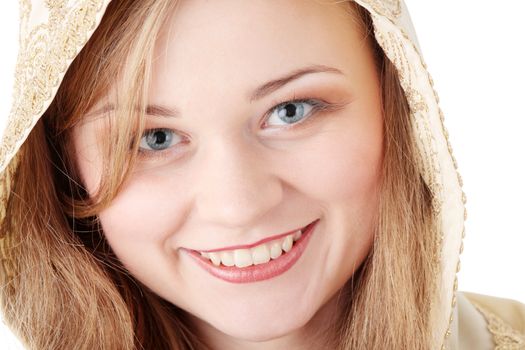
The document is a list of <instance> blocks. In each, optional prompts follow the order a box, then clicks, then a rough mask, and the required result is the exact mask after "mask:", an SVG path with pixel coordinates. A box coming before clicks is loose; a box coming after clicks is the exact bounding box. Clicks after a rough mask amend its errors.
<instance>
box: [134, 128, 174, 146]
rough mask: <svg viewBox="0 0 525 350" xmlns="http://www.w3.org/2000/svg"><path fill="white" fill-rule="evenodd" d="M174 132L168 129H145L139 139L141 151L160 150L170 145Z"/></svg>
mask: <svg viewBox="0 0 525 350" xmlns="http://www.w3.org/2000/svg"><path fill="white" fill-rule="evenodd" d="M173 139H174V132H173V131H172V130H170V129H151V130H146V131H145V132H144V134H143V135H142V138H141V139H140V146H139V148H140V150H141V151H162V150H165V149H167V148H169V147H171V146H172V143H173Z"/></svg>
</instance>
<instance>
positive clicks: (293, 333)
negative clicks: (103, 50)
mask: <svg viewBox="0 0 525 350" xmlns="http://www.w3.org/2000/svg"><path fill="white" fill-rule="evenodd" d="M344 7H345V4H323V3H321V2H316V1H303V0H297V1H294V0H290V1H266V0H250V1H243V0H224V1H204V0H192V1H182V2H181V5H180V7H179V8H178V10H177V12H175V13H174V15H173V16H172V19H171V20H170V22H169V23H168V24H167V25H166V27H165V28H164V29H163V31H162V36H161V37H160V39H159V41H158V43H157V45H156V53H155V57H156V60H155V61H154V63H153V79H152V82H151V90H150V96H149V103H150V104H154V105H160V106H163V108H165V109H172V110H175V109H176V110H177V113H178V116H177V117H165V116H152V115H149V116H148V117H147V125H146V127H147V128H167V129H171V130H174V131H175V132H176V133H177V134H174V139H173V143H172V145H170V147H169V148H167V149H166V150H164V151H162V152H159V151H157V152H156V153H155V151H153V152H149V153H145V154H144V156H142V157H141V158H140V161H139V163H138V164H137V168H136V169H135V171H134V172H133V174H132V176H131V177H130V178H129V179H128V180H127V181H126V183H125V184H124V187H123V189H122V190H121V192H120V193H119V194H118V196H117V197H116V198H115V199H114V200H113V202H112V203H111V204H110V206H109V207H107V208H106V209H105V210H103V211H102V212H101V213H100V215H99V217H100V220H101V223H102V227H103V230H104V233H105V235H106V237H107V239H108V242H109V243H110V245H111V247H112V248H113V250H114V251H115V253H116V255H117V256H118V257H119V259H120V260H121V261H122V262H123V264H124V265H125V266H126V268H127V269H128V270H129V271H130V272H131V273H132V274H133V275H134V276H135V277H136V278H137V279H138V280H140V281H141V282H142V283H144V284H145V285H146V286H148V287H149V288H151V289H152V290H153V291H154V292H155V293H157V294H158V295H160V296H161V297H163V298H165V299H166V300H169V301H170V302H172V303H174V304H176V305H178V306H179V307H180V308H182V309H184V310H186V311H187V312H188V313H189V314H190V315H191V321H192V323H193V325H194V327H195V329H196V330H197V332H198V334H199V335H200V336H202V337H203V339H205V340H206V341H207V342H208V343H209V344H211V345H212V346H213V348H214V349H234V350H235V349H309V348H319V346H320V344H326V343H325V342H326V341H327V338H329V337H332V336H333V335H332V334H330V333H329V332H328V331H326V329H325V328H326V327H328V326H329V325H330V324H332V323H333V321H334V319H335V318H334V316H335V315H336V314H337V311H338V310H339V309H340V308H339V306H338V305H337V296H338V292H340V291H341V290H342V288H343V286H344V285H345V283H346V282H347V281H348V280H349V278H350V277H351V276H352V275H353V273H354V272H355V270H356V269H357V268H358V267H359V266H360V265H361V263H362V262H363V261H364V259H365V257H366V255H367V254H368V253H369V251H370V248H371V244H372V242H373V234H374V224H375V221H374V217H375V215H376V214H377V207H378V184H379V180H380V167H381V162H382V157H383V155H382V154H383V152H382V149H383V144H382V142H383V141H382V137H383V122H382V114H381V107H380V106H381V103H380V86H379V81H378V76H377V72H376V69H375V66H374V63H373V58H372V53H371V51H370V48H369V46H368V45H367V44H366V42H365V40H364V39H363V34H362V33H361V32H360V31H359V28H358V25H357V23H356V21H355V20H354V19H353V18H352V16H353V15H352V14H348V13H347V12H346V11H345V8H344ZM311 65H323V66H326V67H331V68H333V69H337V70H338V71H339V72H340V73H337V72H335V70H334V71H329V72H318V73H310V74H306V75H303V76H301V77H300V78H298V79H296V80H293V81H290V82H288V83H287V84H285V85H284V86H281V87H279V88H278V89H276V90H274V91H272V92H270V93H269V94H268V95H266V96H264V97H261V98H260V99H255V100H250V96H251V95H252V94H253V92H254V91H255V90H256V89H257V87H259V86H261V85H263V84H264V83H266V82H268V81H269V80H273V79H276V78H279V77H282V76H285V75H287V74H289V73H290V72H292V71H295V70H298V69H302V68H304V67H308V66H311ZM294 97H296V98H306V99H315V100H321V101H325V102H327V103H329V104H333V105H335V106H336V107H334V108H332V109H329V110H326V111H318V112H317V113H315V112H314V113H313V114H310V115H309V116H306V117H305V118H304V119H303V122H304V123H301V122H296V125H295V127H293V128H291V129H285V128H284V127H283V125H282V124H283V122H282V121H280V120H279V118H277V117H276V116H275V115H274V116H273V117H271V118H270V119H268V118H269V117H270V114H271V113H272V109H273V108H274V107H275V106H276V105H277V104H278V102H283V101H291V100H293V99H294ZM306 106H308V105H303V107H306ZM99 107H100V105H99V106H95V107H94V108H99ZM265 118H266V119H265ZM106 119H107V118H106ZM264 121H266V122H267V123H268V124H264ZM105 127H106V123H105V122H104V118H93V119H92V120H88V121H87V122H85V123H83V124H81V125H78V126H77V127H75V129H74V133H73V136H74V148H75V152H76V155H77V159H78V167H79V169H80V172H81V176H82V179H83V181H84V183H85V185H86V188H87V189H88V191H89V192H90V193H94V192H95V191H96V188H97V184H98V182H99V180H100V174H101V167H102V165H101V149H100V147H99V141H98V139H97V135H99V134H100V131H101V130H104V128H105ZM178 134H180V135H182V136H177V135H178ZM158 154H160V155H158ZM317 218H320V222H319V224H318V227H317V229H316V231H315V233H314V235H313V236H312V237H311V240H310V243H309V245H308V247H307V249H306V251H305V252H304V254H303V255H302V257H301V258H300V260H299V261H298V262H297V263H296V264H295V265H294V266H293V267H292V268H291V269H290V270H288V271H287V272H285V273H284V274H282V275H280V276H277V277H275V278H272V279H269V280H264V281H260V282H256V283H246V284H232V283H228V282H225V281H222V280H219V279H217V278H215V277H213V276H211V275H209V274H208V273H207V272H205V271H204V270H202V269H201V268H200V267H199V266H197V265H196V264H195V263H194V261H193V260H192V259H190V258H189V257H188V256H186V255H185V254H184V252H183V251H182V249H181V248H188V249H196V250H207V249H216V248H222V247H227V246H231V245H238V244H248V243H252V242H255V241H258V240H260V239H262V238H265V237H268V236H272V235H275V234H278V233H283V232H287V231H290V230H293V229H297V228H301V227H303V226H305V225H306V224H308V223H310V222H312V221H313V220H315V219H317Z"/></svg>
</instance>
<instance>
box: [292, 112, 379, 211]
mask: <svg viewBox="0 0 525 350" xmlns="http://www.w3.org/2000/svg"><path fill="white" fill-rule="evenodd" d="M382 140H383V133H382V119H381V118H380V117H379V116H378V117H377V118H370V119H369V120H367V121H366V123H357V122H356V123H352V122H349V123H342V124H340V125H339V126H338V127H337V128H332V129H331V130H329V131H324V132H322V133H320V134H319V136H318V137H316V138H315V139H314V140H313V141H312V143H311V145H310V147H308V149H309V150H310V151H309V152H306V153H305V155H304V156H303V157H297V158H298V159H297V160H294V161H292V162H291V164H294V167H295V168H296V169H295V170H296V172H297V173H298V174H300V175H299V176H300V179H298V180H299V182H300V183H301V184H302V185H303V186H304V188H308V189H309V192H310V195H311V196H312V197H316V198H319V199H323V200H324V201H325V202H326V203H327V205H329V204H331V203H338V202H341V201H345V200H348V198H359V197H362V198H363V199H364V198H366V197H369V196H370V193H371V192H373V191H375V190H376V188H377V185H378V183H379V179H380V173H381V165H382V158H383V141H382Z"/></svg>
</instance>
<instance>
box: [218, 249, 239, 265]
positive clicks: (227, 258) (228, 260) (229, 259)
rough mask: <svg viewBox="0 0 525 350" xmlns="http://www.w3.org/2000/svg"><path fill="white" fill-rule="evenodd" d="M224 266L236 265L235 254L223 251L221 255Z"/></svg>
mask: <svg viewBox="0 0 525 350" xmlns="http://www.w3.org/2000/svg"><path fill="white" fill-rule="evenodd" d="M220 257H221V261H222V264H223V265H225V266H233V265H235V260H234V259H233V253H232V252H228V251H223V252H221V254H220Z"/></svg>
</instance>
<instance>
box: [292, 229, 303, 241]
mask: <svg viewBox="0 0 525 350" xmlns="http://www.w3.org/2000/svg"><path fill="white" fill-rule="evenodd" d="M302 235H303V233H302V232H301V230H297V231H296V232H295V233H294V234H293V241H294V242H295V241H297V240H298V239H299V238H301V236H302Z"/></svg>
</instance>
